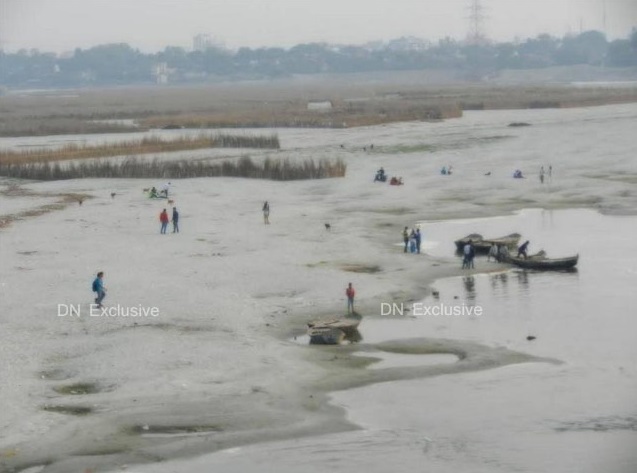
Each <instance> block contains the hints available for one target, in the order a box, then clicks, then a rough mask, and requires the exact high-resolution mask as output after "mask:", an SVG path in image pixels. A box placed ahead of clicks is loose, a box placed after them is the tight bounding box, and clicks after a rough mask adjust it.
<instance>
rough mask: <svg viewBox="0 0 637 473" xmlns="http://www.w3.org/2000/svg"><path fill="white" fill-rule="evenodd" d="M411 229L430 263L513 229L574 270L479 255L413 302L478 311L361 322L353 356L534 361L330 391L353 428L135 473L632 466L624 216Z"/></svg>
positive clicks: (560, 214) (577, 214) (539, 216)
mask: <svg viewBox="0 0 637 473" xmlns="http://www.w3.org/2000/svg"><path fill="white" fill-rule="evenodd" d="M421 228H422V230H423V233H424V235H425V238H426V245H425V248H426V251H427V252H429V253H431V254H433V255H436V256H451V255H453V252H454V247H453V244H452V243H451V242H452V241H453V239H455V238H459V237H461V236H464V235H465V234H468V233H472V232H480V233H483V234H484V235H485V236H489V237H495V236H499V235H504V234H507V233H511V232H513V231H517V232H519V233H521V234H522V235H523V238H528V239H530V240H531V245H532V248H533V251H537V250H539V249H540V248H543V249H545V250H546V251H547V252H548V253H549V256H554V257H559V256H567V255H570V254H574V253H579V254H580V263H579V265H578V269H577V271H575V272H534V271H524V270H518V269H511V268H508V267H506V266H501V265H498V264H496V263H492V262H487V261H486V258H483V257H479V258H478V259H477V261H476V267H477V268H478V269H488V270H489V272H488V273H486V274H485V273H483V274H471V275H469V274H468V275H466V276H462V277H455V278H447V279H443V280H439V281H437V282H436V283H435V284H434V287H435V290H436V291H438V293H439V296H438V297H436V298H434V297H433V296H432V297H429V298H427V299H425V300H423V301H419V302H418V304H420V307H421V308H422V307H424V306H434V305H439V304H447V305H448V306H460V305H465V306H472V307H478V306H479V307H480V308H481V309H482V315H480V316H475V315H472V316H464V315H456V316H432V315H423V314H422V310H421V311H420V312H419V313H416V314H414V313H413V312H412V313H410V312H407V313H405V314H404V315H398V314H394V315H391V316H387V317H384V318H368V319H365V320H364V321H363V323H362V324H361V326H360V331H361V333H362V335H363V337H364V340H363V342H362V343H361V347H362V348H365V347H369V346H378V345H376V344H378V343H382V342H387V341H388V340H394V339H409V338H414V337H426V338H436V339H453V340H460V341H465V342H473V343H479V344H481V345H485V346H488V347H490V348H491V352H490V353H489V354H487V355H485V357H487V356H488V357H492V358H493V360H494V361H495V360H497V358H498V357H503V356H511V355H510V352H509V351H506V354H505V353H504V352H505V349H507V350H512V351H514V352H522V353H527V354H531V355H534V356H537V357H538V361H537V362H531V363H528V362H525V363H519V364H518V363H511V364H508V365H506V366H502V367H499V368H494V369H488V367H489V364H488V363H487V364H486V365H484V366H486V367H487V369H484V370H476V371H470V372H465V373H452V374H446V375H440V376H433V377H425V378H421V379H414V380H408V381H397V382H391V383H378V384H373V385H370V386H365V387H362V388H357V389H352V390H346V391H341V392H337V393H334V394H333V396H332V402H333V403H334V404H336V405H339V406H342V407H344V408H346V410H347V417H348V419H349V420H350V421H352V422H353V423H355V424H356V425H358V426H360V430H355V431H352V432H345V433H338V434H331V435H324V436H320V437H312V438H302V439H297V440H291V441H283V442H275V443H267V444H258V445H252V446H248V447H244V448H235V449H230V450H225V451H221V452H217V453H214V454H211V455H205V456H203V457H200V458H196V459H191V460H186V461H175V462H170V466H168V465H166V469H165V470H164V469H162V470H157V465H153V466H148V467H139V468H138V469H136V470H135V471H140V472H141V471H166V472H168V471H170V472H178V471H188V472H193V473H194V472H204V471H225V472H253V471H254V472H256V471H259V472H269V471H272V472H274V471H276V472H279V473H288V472H289V473H292V472H296V471H299V469H300V468H302V469H303V471H306V472H308V471H309V472H324V471H328V470H329V471H337V472H350V471H372V472H385V471H436V472H450V473H451V472H454V473H455V472H460V471H471V472H485V473H486V472H539V471H553V472H579V473H581V472H599V471H605V472H613V473H619V472H621V473H634V472H635V471H637V451H636V450H635V448H634V447H635V446H636V445H637V402H636V401H635V394H637V364H636V362H635V360H637V343H636V342H637V320H636V319H635V308H636V307H637V294H636V293H635V287H636V284H637V255H636V254H635V253H634V251H633V249H632V246H633V245H632V236H633V235H635V233H636V231H637V218H635V217H617V216H604V215H601V214H599V213H597V212H595V211H591V210H584V209H578V210H561V211H544V210H538V209H530V210H525V211H522V212H519V213H517V214H514V215H511V216H506V217H497V218H485V219H471V220H462V221H449V222H427V221H423V222H421ZM458 264H460V261H458ZM406 307H407V306H406ZM379 313H380V308H379ZM528 337H535V338H534V339H531V340H529V339H528ZM381 346H382V345H381ZM500 350H502V353H500V352H499V351H500ZM362 354H363V355H365V356H369V355H370V354H371V355H372V356H375V357H378V358H379V360H381V361H379V363H378V364H374V365H371V366H370V367H369V368H368V369H382V368H387V367H390V368H391V367H396V366H414V365H418V364H419V361H418V357H419V355H413V354H410V355H400V354H396V353H385V352H383V351H381V350H371V353H370V350H364V353H362ZM420 357H421V360H422V361H421V362H420V363H421V364H423V365H431V364H436V363H439V364H447V365H448V364H451V363H457V360H456V358H455V357H453V356H452V355H440V354H438V355H430V356H424V355H420ZM544 359H545V360H546V361H542V360H544Z"/></svg>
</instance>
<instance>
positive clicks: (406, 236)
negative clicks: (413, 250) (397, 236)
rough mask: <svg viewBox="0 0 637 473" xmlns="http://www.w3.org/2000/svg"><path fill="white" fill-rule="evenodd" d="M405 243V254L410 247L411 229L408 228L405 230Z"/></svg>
mask: <svg viewBox="0 0 637 473" xmlns="http://www.w3.org/2000/svg"><path fill="white" fill-rule="evenodd" d="M403 242H404V243H405V249H404V250H403V253H407V248H408V247H409V229H408V228H407V227H405V229H404V230H403Z"/></svg>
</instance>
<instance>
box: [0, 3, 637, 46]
mask: <svg viewBox="0 0 637 473" xmlns="http://www.w3.org/2000/svg"><path fill="white" fill-rule="evenodd" d="M470 3H471V1H470V0H0V47H2V48H3V49H5V50H6V51H16V50H18V49H20V48H27V49H30V48H37V49H40V50H41V51H55V52H63V51H68V50H73V49H74V48H76V47H80V48H88V47H91V46H94V45H96V44H105V43H119V42H124V43H129V44H130V45H131V46H133V47H135V48H139V49H141V50H143V51H157V50H160V49H163V48H164V47H165V46H168V45H170V46H182V47H185V48H188V49H189V48H191V47H192V38H193V36H194V35H196V34H198V33H205V34H209V35H211V36H213V37H214V38H215V39H217V40H218V41H219V42H221V43H223V44H225V45H226V46H227V47H230V48H238V47H241V46H248V47H258V46H282V47H290V46H292V45H294V44H298V43H307V42H322V41H324V42H329V43H348V44H361V43H364V42H367V41H371V40H386V39H391V38H397V37H400V36H406V35H413V36H417V37H420V38H424V39H429V40H437V39H439V38H443V37H446V36H450V37H453V38H456V39H462V38H464V37H465V36H466V34H467V31H468V29H469V20H468V17H469V5H470ZM481 4H482V5H483V6H484V14H485V17H486V18H485V19H484V22H483V25H484V31H485V33H486V35H487V36H488V37H489V38H491V39H493V40H496V41H508V40H512V39H514V38H516V37H517V38H522V39H523V38H527V37H530V36H531V37H533V36H536V35H538V34H540V33H549V34H552V35H557V36H562V35H564V34H565V33H568V32H571V33H577V32H579V31H580V29H583V30H588V29H598V30H602V29H603V27H604V10H606V32H607V34H608V36H609V38H610V39H615V38H617V37H626V36H627V35H628V34H629V33H630V31H631V28H632V27H633V26H637V0H481ZM604 5H605V7H604Z"/></svg>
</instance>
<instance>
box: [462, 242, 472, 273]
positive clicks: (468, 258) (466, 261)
mask: <svg viewBox="0 0 637 473" xmlns="http://www.w3.org/2000/svg"><path fill="white" fill-rule="evenodd" d="M462 252H463V253H464V257H463V258H462V269H470V268H473V257H474V256H475V253H474V249H473V241H471V240H469V242H468V243H467V244H466V245H465V246H464V248H463V249H462Z"/></svg>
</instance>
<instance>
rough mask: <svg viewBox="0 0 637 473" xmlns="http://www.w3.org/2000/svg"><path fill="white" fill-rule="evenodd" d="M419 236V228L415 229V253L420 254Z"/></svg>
mask: <svg viewBox="0 0 637 473" xmlns="http://www.w3.org/2000/svg"><path fill="white" fill-rule="evenodd" d="M421 238H422V237H421V235H420V228H416V253H420V241H421Z"/></svg>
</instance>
